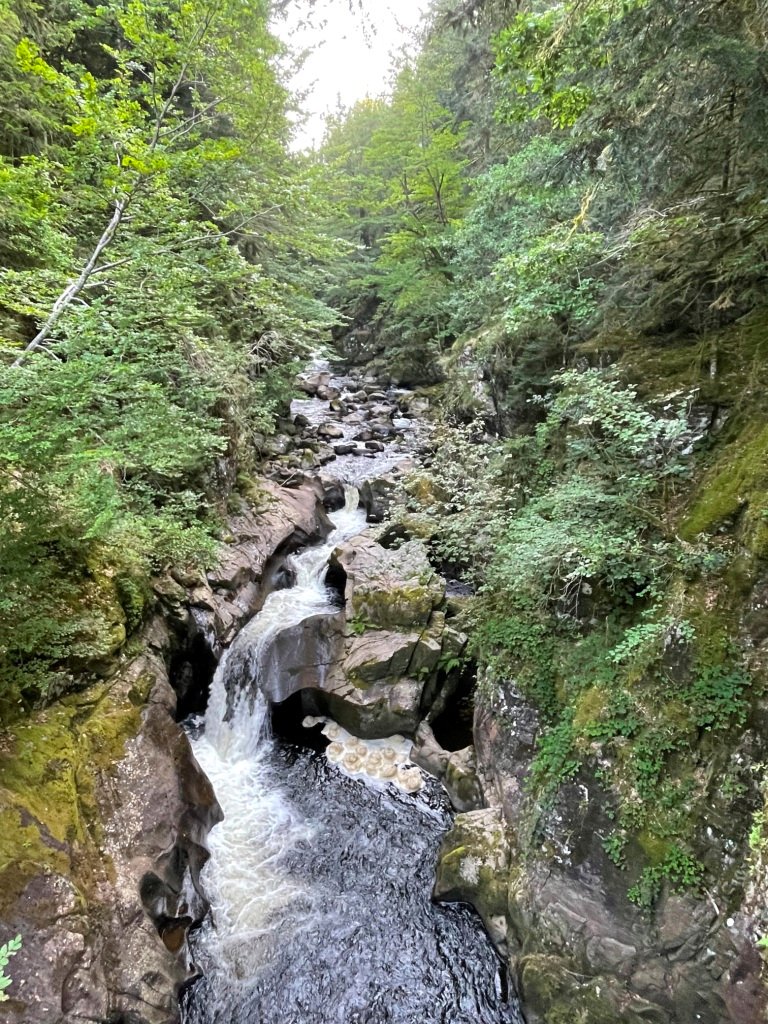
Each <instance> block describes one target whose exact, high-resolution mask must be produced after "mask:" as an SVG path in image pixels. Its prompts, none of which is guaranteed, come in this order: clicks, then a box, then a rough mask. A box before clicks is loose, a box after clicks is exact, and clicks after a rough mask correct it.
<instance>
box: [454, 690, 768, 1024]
mask: <svg viewBox="0 0 768 1024" xmlns="http://www.w3.org/2000/svg"><path fill="white" fill-rule="evenodd" d="M537 728H538V723H537V716H536V713H535V712H534V710H533V709H532V708H531V707H530V705H528V704H527V702H526V701H525V700H524V698H522V697H521V695H520V694H519V693H518V692H517V691H516V690H515V688H514V686H512V685H509V686H508V687H507V692H506V693H505V694H504V696H503V699H502V701H501V702H500V704H499V706H497V707H494V708H488V707H480V708H479V709H478V710H477V711H476V718H475V742H476V746H477V753H478V760H479V771H480V775H481V778H482V779H483V784H484V791H485V797H486V800H487V802H488V803H489V804H490V805H491V810H489V811H479V812H474V813H470V814H466V815H460V816H459V817H458V818H457V820H456V826H455V828H454V830H453V831H452V832H451V833H450V834H449V835H448V836H447V837H446V840H445V842H444V844H443V850H442V854H441V860H440V865H439V869H438V881H437V887H436V894H437V895H440V896H442V897H444V898H449V899H468V900H469V901H470V902H472V903H473V904H474V905H475V906H476V907H477V909H478V911H479V912H480V914H481V915H482V916H483V919H484V920H485V921H486V924H487V926H488V928H489V931H490V933H491V934H492V936H493V937H494V940H495V941H496V942H497V945H498V946H499V949H500V950H501V951H503V952H504V953H505V954H506V955H508V956H509V960H510V967H511V970H512V973H513V976H514V977H515V978H516V979H517V981H518V985H519V989H520V993H521V997H522V1001H523V1006H524V1008H525V1011H526V1015H527V1018H526V1019H527V1020H528V1022H529V1024H539V1022H541V1024H545V1022H549V1021H552V1020H558V1021H559V1020H563V1021H565V1020H568V1021H570V1020H573V1021H577V1020H584V1021H588V1022H589V1024H603V1022H604V1024H619V1022H626V1024H639V1022H640V1021H643V1022H648V1021H651V1022H658V1024H673V1022H674V1024H678V1022H679V1024H688V1022H694V1021H701V1022H703V1024H757V1022H759V1021H761V1020H763V1019H765V1016H764V1015H765V1012H766V1002H765V992H764V988H763V986H762V984H761V981H760V973H761V970H760V969H761V963H760V958H759V955H758V954H757V950H756V947H755V943H754V938H753V937H752V936H751V935H750V934H749V930H748V922H747V920H746V918H745V916H744V915H740V914H739V913H733V916H729V915H730V914H731V913H732V911H731V910H729V907H728V903H727V902H726V901H725V900H724V899H721V897H720V895H719V894H717V893H715V894H709V895H708V896H704V897H703V898H700V899H696V898H694V896H692V895H676V894H675V893H673V892H671V891H665V892H663V893H662V896H661V898H660V900H659V902H658V905H657V907H656V908H655V911H654V913H653V915H650V914H648V913H646V912H642V911H640V910H639V909H638V908H637V907H636V906H635V905H634V904H633V903H631V902H630V901H629V899H628V898H627V888H628V880H627V877H628V876H627V872H626V871H621V870H619V869H618V868H617V867H616V865H615V864H614V863H613V862H612V861H611V860H610V859H609V857H608V856H607V854H606V852H605V849H604V847H603V843H602V837H603V836H604V835H607V834H608V833H609V832H610V828H611V822H610V820H609V819H608V816H607V815H606V813H605V810H604V808H605V806H606V799H605V796H606V795H605V794H604V793H603V792H602V791H601V789H600V786H599V783H598V782H597V781H596V780H595V778H594V776H593V775H592V774H590V773H587V772H585V773H583V774H582V775H581V776H579V777H578V778H576V779H575V780H574V781H573V782H572V783H570V784H567V785H565V786H563V787H562V788H561V791H560V794H559V796H558V798H557V799H556V801H555V802H554V804H553V805H552V806H550V807H533V806H531V805H530V803H529V798H528V797H527V795H526V791H525V779H526V776H527V773H528V771H529V769H530V764H531V761H532V758H533V752H534V742H535V738H536V731H537ZM631 856H632V852H631V850H630V851H629V852H628V854H627V857H628V858H631ZM502 922H503V923H502Z"/></svg>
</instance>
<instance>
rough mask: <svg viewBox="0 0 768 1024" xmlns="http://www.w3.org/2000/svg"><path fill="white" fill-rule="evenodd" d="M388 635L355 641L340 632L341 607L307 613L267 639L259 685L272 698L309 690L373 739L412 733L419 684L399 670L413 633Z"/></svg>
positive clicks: (359, 732)
mask: <svg viewBox="0 0 768 1024" xmlns="http://www.w3.org/2000/svg"><path fill="white" fill-rule="evenodd" d="M393 636H394V635H393V634H389V635H386V636H385V637H379V638H378V642H377V643H373V644H365V643H360V641H361V639H362V638H360V637H352V638H349V637H348V636H347V635H346V621H345V617H344V614H343V613H339V614H338V615H315V616H310V617H309V618H307V619H305V620H304V621H303V622H302V623H300V624H299V625H298V626H291V627H289V628H288V629H285V630H283V632H282V633H280V634H279V635H278V636H277V637H276V638H275V640H274V641H273V642H272V644H271V645H270V647H269V650H268V651H267V652H266V654H265V657H264V659H263V661H262V671H261V675H260V682H259V685H260V687H261V689H262V690H263V692H264V693H265V694H266V696H267V697H269V699H270V700H272V701H274V702H277V703H281V702H282V701H284V700H287V699H288V698H289V697H290V696H292V695H293V694H294V693H297V692H300V691H308V692H310V693H311V694H312V695H313V698H314V699H315V701H316V706H317V707H318V709H319V710H320V711H322V712H324V713H327V714H329V715H331V716H332V717H333V718H334V719H335V720H336V721H337V722H339V724H340V725H343V726H344V728H346V729H349V730H350V731H351V732H353V733H354V734H355V735H356V736H363V737H366V738H368V739H376V738H380V737H384V736H391V735H393V734H394V733H398V732H401V733H402V732H404V733H412V732H413V731H414V730H415V728H416V726H417V725H418V721H419V715H420V711H419V707H420V701H421V694H422V691H423V688H424V684H423V682H420V681H417V680H415V679H409V678H407V677H404V673H405V672H406V671H407V669H408V666H409V662H410V658H411V656H412V653H413V650H414V648H415V646H416V645H417V644H418V642H419V637H418V635H416V636H415V637H407V638H403V640H402V642H399V643H398V641H397V640H393V639H392V637H393ZM361 669H362V675H361V674H360V672H361ZM363 677H364V678H363Z"/></svg>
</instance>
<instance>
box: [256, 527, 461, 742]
mask: <svg viewBox="0 0 768 1024" xmlns="http://www.w3.org/2000/svg"><path fill="white" fill-rule="evenodd" d="M328 582H329V583H330V584H332V585H333V586H334V587H335V588H336V589H337V590H339V591H340V592H341V594H343V595H344V607H343V608H342V609H340V610H339V611H338V612H336V613H333V614H319V615H312V616H309V617H308V618H306V619H304V621H303V622H301V623H299V624H298V625H296V626H290V627H288V628H287V629H284V630H283V631H282V632H280V633H279V634H278V635H277V636H276V637H275V638H274V639H273V640H272V641H271V642H270V644H269V646H268V648H267V649H266V650H265V651H264V652H263V654H262V657H261V663H260V668H259V682H258V685H259V686H260V688H261V689H262V691H263V692H264V693H265V695H266V696H267V697H268V698H269V699H270V700H272V701H273V702H277V703H280V702H282V701H284V700H287V699H288V698H289V697H291V696H292V695H293V694H295V693H298V692H302V693H304V694H305V695H306V696H307V711H308V712H313V713H317V712H322V713H324V714H330V715H331V716H332V717H333V718H335V719H336V721H338V722H339V723H340V724H341V725H343V726H344V727H345V728H347V729H349V730H350V731H351V732H353V733H355V734H356V735H358V736H362V737H366V738H378V737H384V736H390V735H393V734H394V733H404V734H408V735H412V734H413V733H414V732H415V731H416V729H417V727H418V724H419V722H420V721H421V720H422V718H423V717H424V715H425V713H426V711H427V710H428V708H429V706H430V705H431V704H432V702H434V701H435V699H436V698H437V697H438V695H439V692H440V688H441V686H442V685H443V682H444V680H443V678H442V676H441V673H440V665H441V663H442V662H444V661H445V660H447V659H448V658H449V657H453V656H454V655H455V654H456V653H457V650H460V649H461V647H462V645H463V643H464V642H465V638H464V637H463V636H462V635H461V634H459V633H457V632H456V630H453V629H451V628H449V627H446V623H445V616H444V614H443V613H442V612H441V611H438V610H436V609H437V607H438V606H439V605H440V603H441V602H442V600H443V595H444V592H445V584H444V582H443V581H442V580H441V579H440V577H439V576H437V575H436V574H435V573H434V571H433V570H432V568H431V566H430V565H429V562H428V560H427V556H426V551H425V549H424V547H423V545H421V544H419V543H418V542H412V543H409V544H404V545H403V546H402V547H401V548H399V549H397V550H396V551H390V550H387V549H385V548H383V547H381V546H380V545H379V544H377V543H376V541H375V540H374V539H373V538H372V537H371V536H369V535H368V534H367V533H363V534H361V535H359V536H358V537H355V538H353V539H352V540H350V541H348V542H346V543H344V544H342V545H340V546H339V547H338V548H337V549H336V550H335V551H334V553H333V555H332V558H331V564H330V568H329V571H328Z"/></svg>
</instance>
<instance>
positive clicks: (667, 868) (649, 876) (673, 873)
mask: <svg viewBox="0 0 768 1024" xmlns="http://www.w3.org/2000/svg"><path fill="white" fill-rule="evenodd" d="M703 870H704V869H703V867H702V865H701V864H700V863H699V862H698V861H697V860H696V859H695V858H694V857H692V856H691V855H690V854H689V853H686V852H685V851H684V850H682V849H680V847H679V846H672V847H670V849H669V852H668V853H667V854H666V856H665V857H664V859H663V860H662V861H661V862H660V863H659V864H654V865H651V866H649V867H647V868H645V869H644V870H643V873H642V874H641V876H640V878H639V879H638V881H637V882H636V884H635V885H633V886H632V887H631V889H630V890H629V898H630V899H631V900H632V902H633V903H636V904H637V905H638V906H639V907H642V908H643V909H645V910H649V909H650V908H651V907H652V906H653V904H654V903H655V902H656V900H657V899H658V896H659V893H660V892H661V887H662V885H663V884H664V882H668V883H669V885H670V886H671V887H672V889H673V890H674V891H675V892H679V891H680V890H681V889H692V888H696V887H697V886H698V885H699V883H700V881H701V878H702V874H703Z"/></svg>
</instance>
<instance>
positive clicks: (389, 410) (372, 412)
mask: <svg viewBox="0 0 768 1024" xmlns="http://www.w3.org/2000/svg"><path fill="white" fill-rule="evenodd" d="M394 412H395V407H394V406H392V405H387V404H386V403H383V402H379V403H377V404H376V405H372V406H370V408H369V409H368V418H369V420H379V421H381V422H382V423H384V422H386V421H387V420H390V419H391V418H392V416H393V415H394Z"/></svg>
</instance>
